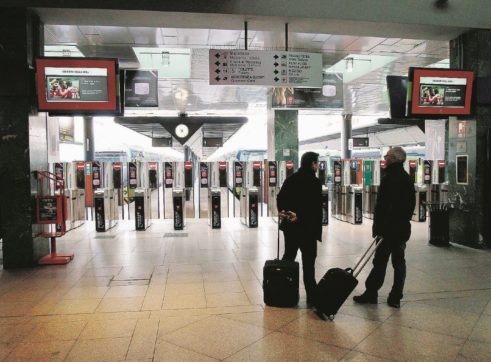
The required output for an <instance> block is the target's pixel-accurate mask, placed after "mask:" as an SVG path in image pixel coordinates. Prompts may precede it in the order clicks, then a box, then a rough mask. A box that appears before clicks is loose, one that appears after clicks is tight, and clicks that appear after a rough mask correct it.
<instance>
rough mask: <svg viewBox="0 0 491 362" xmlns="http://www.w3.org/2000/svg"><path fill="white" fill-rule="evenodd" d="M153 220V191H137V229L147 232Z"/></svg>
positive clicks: (139, 189) (142, 189)
mask: <svg viewBox="0 0 491 362" xmlns="http://www.w3.org/2000/svg"><path fill="white" fill-rule="evenodd" d="M151 218H152V202H151V190H150V189H144V188H137V189H135V228H136V230H138V231H141V230H146V229H147V228H148V227H149V226H150V219H151Z"/></svg>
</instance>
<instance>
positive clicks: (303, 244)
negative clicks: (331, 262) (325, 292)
mask: <svg viewBox="0 0 491 362" xmlns="http://www.w3.org/2000/svg"><path fill="white" fill-rule="evenodd" d="M283 234H284V235H285V253H284V254H283V260H290V261H295V258H296V257H297V251H298V249H300V251H301V252H302V268H303V283H304V285H305V291H306V292H307V300H309V301H310V302H312V301H313V300H314V298H315V290H316V288H317V283H316V281H315V258H316V257H317V240H315V239H312V240H305V239H302V238H301V237H300V236H298V235H297V234H296V233H292V232H287V231H286V232H284V233H283Z"/></svg>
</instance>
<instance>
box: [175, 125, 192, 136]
mask: <svg viewBox="0 0 491 362" xmlns="http://www.w3.org/2000/svg"><path fill="white" fill-rule="evenodd" d="M175 132H176V136H177V137H179V138H184V137H186V136H187V135H188V134H189V128H188V126H186V125H185V124H182V123H181V124H178V125H177V126H176V129H175Z"/></svg>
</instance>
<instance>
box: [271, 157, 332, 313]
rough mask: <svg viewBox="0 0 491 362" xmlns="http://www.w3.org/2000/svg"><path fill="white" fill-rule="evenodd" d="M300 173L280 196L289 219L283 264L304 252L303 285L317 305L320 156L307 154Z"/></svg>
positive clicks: (290, 179) (281, 208) (282, 211)
mask: <svg viewBox="0 0 491 362" xmlns="http://www.w3.org/2000/svg"><path fill="white" fill-rule="evenodd" d="M300 164H301V166H300V169H299V170H298V171H297V172H295V173H294V174H293V175H291V176H290V177H288V178H287V179H286V180H285V182H284V183H283V186H282V187H281V190H280V192H279V193H278V198H277V201H278V211H280V216H281V217H282V218H286V219H287V220H288V222H286V223H285V224H286V226H285V227H284V228H283V234H284V235H285V253H284V255H283V260H290V261H294V260H295V258H296V256H297V251H298V249H300V251H301V252H302V267H303V282H304V285H305V290H306V292H307V304H308V305H309V306H313V305H314V299H315V290H316V286H317V283H316V281H315V258H316V257H317V240H319V241H322V206H321V193H322V183H321V181H320V180H319V179H318V178H317V177H316V175H315V173H316V171H317V169H318V167H319V154H317V153H315V152H306V153H305V154H304V155H303V156H302V159H301V162H300Z"/></svg>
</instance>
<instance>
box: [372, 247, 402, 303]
mask: <svg viewBox="0 0 491 362" xmlns="http://www.w3.org/2000/svg"><path fill="white" fill-rule="evenodd" d="M405 250H406V242H405V241H394V240H389V239H384V240H382V243H381V244H380V245H379V247H378V249H377V251H376V252H375V257H374V258H373V268H372V271H371V272H370V274H369V275H368V278H367V280H366V282H365V286H366V288H367V293H368V294H370V295H377V293H378V290H379V289H380V288H381V287H382V285H383V284H384V279H385V271H386V269H387V263H388V262H389V256H392V258H391V259H392V266H393V267H394V283H393V284H392V290H391V292H390V295H389V297H390V298H393V299H395V300H400V299H402V296H403V295H402V291H403V290H404V281H405V280H406V260H405V259H404V251H405Z"/></svg>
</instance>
